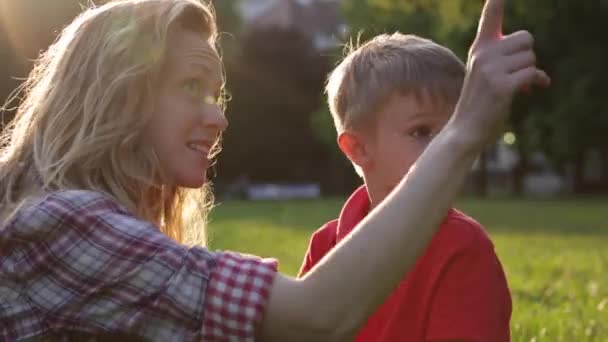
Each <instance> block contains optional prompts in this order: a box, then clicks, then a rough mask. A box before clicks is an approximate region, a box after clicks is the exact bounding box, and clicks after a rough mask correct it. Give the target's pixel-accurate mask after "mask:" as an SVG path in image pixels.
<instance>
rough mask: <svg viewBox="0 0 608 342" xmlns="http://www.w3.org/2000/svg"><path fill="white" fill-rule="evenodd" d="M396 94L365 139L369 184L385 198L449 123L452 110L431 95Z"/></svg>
mask: <svg viewBox="0 0 608 342" xmlns="http://www.w3.org/2000/svg"><path fill="white" fill-rule="evenodd" d="M420 100H421V101H417V100H416V96H414V95H413V94H412V95H407V96H404V95H400V94H396V95H393V96H391V97H390V98H389V100H388V101H387V102H386V103H385V104H384V105H383V106H382V107H381V108H380V109H379V110H378V112H376V113H375V114H376V115H375V117H376V122H375V130H373V131H372V132H371V134H368V135H366V136H365V137H364V138H363V139H364V140H365V141H364V144H365V145H366V150H367V151H368V153H369V154H368V155H369V159H370V163H369V164H368V166H367V170H363V171H364V173H365V177H366V181H367V182H368V183H369V182H373V183H374V184H368V186H370V185H371V186H373V187H374V188H375V189H377V190H376V191H381V192H382V193H383V194H384V196H386V195H388V193H389V192H390V191H392V189H393V188H394V187H395V186H396V185H397V184H398V183H399V182H400V181H401V179H402V178H403V176H404V175H405V174H407V173H408V171H409V170H410V168H411V166H412V165H413V164H414V163H415V162H416V159H418V157H419V156H420V155H421V154H422V152H423V151H424V149H425V148H426V146H427V145H428V144H429V143H430V142H431V140H432V139H433V137H434V136H436V135H437V134H438V133H439V131H440V130H441V129H442V128H443V126H444V125H445V124H446V123H447V122H448V120H449V118H450V115H451V112H452V108H451V107H450V106H446V105H445V104H443V103H441V102H440V103H433V101H432V100H431V98H430V97H429V96H426V95H425V96H421V99H420Z"/></svg>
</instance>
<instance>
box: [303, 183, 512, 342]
mask: <svg viewBox="0 0 608 342" xmlns="http://www.w3.org/2000/svg"><path fill="white" fill-rule="evenodd" d="M369 204H370V203H369V196H368V194H367V189H366V188H365V186H362V187H361V188H359V189H358V190H357V191H355V193H353V195H352V196H351V197H350V198H349V199H348V201H347V202H346V204H345V205H344V207H343V208H342V212H341V213H340V218H339V219H338V220H334V221H331V222H328V223H327V224H325V225H324V226H323V227H321V228H320V229H319V230H318V231H316V232H315V233H314V234H313V236H312V238H311V240H310V246H309V248H308V252H307V253H306V257H305V260H304V264H303V265H302V268H301V270H300V275H303V274H305V273H306V272H308V271H309V270H310V269H311V268H312V267H313V266H314V265H315V264H316V263H317V262H319V261H320V260H321V259H322V258H323V256H325V254H327V253H328V252H329V251H330V250H331V249H332V248H333V247H334V246H335V245H336V243H337V242H339V241H340V240H341V239H343V238H344V237H345V236H346V235H347V234H348V233H349V232H350V231H351V230H352V229H353V228H354V227H355V226H356V225H357V223H359V222H360V221H361V220H362V219H363V218H364V217H365V216H366V215H367V213H368V211H369ZM510 318H511V295H510V293H509V288H508V285H507V280H506V277H505V274H504V271H503V269H502V266H501V264H500V261H499V260H498V257H497V256H496V254H495V252H494V246H493V244H492V242H491V241H490V239H489V238H488V236H487V234H486V233H485V232H484V230H483V228H482V227H481V225H480V224H479V223H477V222H476V221H475V220H473V219H472V218H470V217H468V216H466V215H465V214H463V213H461V212H459V211H457V210H455V209H451V210H450V211H449V213H448V215H447V217H446V218H445V220H444V221H443V223H442V224H441V227H440V229H439V231H438V232H437V233H436V234H435V236H434V237H433V239H432V240H431V242H430V244H429V246H428V248H427V250H426V251H425V253H424V255H423V256H421V257H420V258H419V259H418V260H417V262H416V265H415V266H414V268H413V269H412V271H411V272H410V273H409V274H408V275H407V276H406V277H404V278H403V280H402V281H401V283H400V284H399V285H398V287H397V289H396V290H395V291H394V292H393V293H392V294H391V295H390V297H389V298H388V299H387V300H386V301H385V302H384V304H382V306H381V307H380V308H379V309H378V310H377V311H376V312H375V313H374V314H373V315H372V316H371V317H370V318H369V320H368V321H367V323H366V325H365V326H364V327H363V328H362V329H361V330H360V331H359V333H358V335H357V338H356V341H357V342H363V341H365V342H369V341H386V342H396V341H434V340H465V341H475V342H503V341H509V339H510V334H509V320H510Z"/></svg>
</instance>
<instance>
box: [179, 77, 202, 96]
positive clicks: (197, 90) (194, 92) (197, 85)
mask: <svg viewBox="0 0 608 342" xmlns="http://www.w3.org/2000/svg"><path fill="white" fill-rule="evenodd" d="M183 88H184V90H185V91H186V92H187V93H188V95H190V96H194V97H198V96H200V94H201V93H202V89H203V87H202V84H201V82H200V81H198V80H188V81H186V82H184V85H183Z"/></svg>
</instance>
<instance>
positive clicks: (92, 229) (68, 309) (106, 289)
mask: <svg viewBox="0 0 608 342" xmlns="http://www.w3.org/2000/svg"><path fill="white" fill-rule="evenodd" d="M12 226H13V227H15V229H14V230H13V231H12V232H11V233H10V235H8V238H6V239H7V240H9V241H14V242H16V243H14V244H7V245H9V246H10V247H9V248H8V249H5V251H3V252H2V255H6V256H10V258H8V259H10V260H5V263H3V265H2V267H3V273H5V274H6V275H7V280H8V281H11V280H12V281H13V282H14V284H17V285H15V286H14V287H15V288H19V289H20V290H19V291H20V292H21V295H22V297H24V298H25V300H24V301H22V302H15V303H18V304H14V305H13V309H14V314H13V315H12V316H11V317H9V319H12V320H13V321H14V322H19V320H20V319H21V320H22V321H21V322H20V323H15V325H14V327H16V328H13V331H14V333H15V334H16V335H17V336H27V335H34V334H37V333H42V332H44V330H49V329H50V330H53V331H57V330H65V329H68V330H78V331H84V332H88V333H108V332H116V333H128V334H134V335H137V336H141V337H144V338H145V339H146V340H147V339H155V340H166V341H169V340H171V341H181V340H201V339H204V340H211V341H215V340H234V339H237V340H239V341H253V340H254V336H255V331H254V328H255V325H256V324H257V322H259V321H260V320H261V318H262V315H263V311H264V306H265V304H266V300H267V298H268V296H269V293H270V288H271V286H272V282H273V279H274V275H275V274H276V271H277V263H276V261H274V260H262V259H259V258H256V257H251V256H242V255H238V254H235V253H223V252H222V253H212V252H210V251H208V250H207V249H205V248H202V247H191V248H189V247H186V246H183V245H180V244H178V243H176V242H175V241H173V240H171V239H169V238H168V237H167V236H165V235H164V234H163V233H162V232H160V231H159V230H158V228H157V227H156V226H154V225H152V224H150V223H148V222H146V221H143V220H139V219H137V218H135V217H133V216H132V215H130V214H128V213H127V212H126V211H124V210H120V209H119V207H118V206H117V205H116V204H114V202H113V201H111V200H110V199H108V198H107V197H104V196H100V195H99V194H97V195H95V193H91V192H86V193H85V192H78V191H72V192H60V193H56V194H52V195H50V196H48V197H47V198H46V199H45V200H43V201H42V202H40V203H39V204H37V205H34V206H32V207H31V208H29V209H28V210H25V211H23V212H22V213H21V214H20V215H18V216H17V217H16V221H15V222H14V224H12ZM3 242H5V241H3ZM11 271H12V272H11Z"/></svg>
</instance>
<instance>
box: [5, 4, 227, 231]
mask: <svg viewBox="0 0 608 342" xmlns="http://www.w3.org/2000/svg"><path fill="white" fill-rule="evenodd" d="M175 28H183V29H187V30H191V31H193V32H196V33H197V34H199V35H200V36H201V37H202V38H204V39H205V40H206V41H207V42H208V43H209V44H210V46H211V47H212V48H213V50H214V56H212V57H210V58H212V59H213V60H214V61H215V62H216V63H217V65H218V67H219V68H221V67H222V66H221V60H220V56H219V53H218V51H217V50H216V38H217V30H216V21H215V13H214V12H213V9H212V7H211V6H210V5H209V4H208V2H207V1H203V0H115V1H110V2H108V3H107V4H105V5H103V6H100V7H97V8H95V7H92V8H90V9H88V10H86V11H84V12H83V13H82V14H81V15H79V16H78V17H77V18H76V19H75V20H74V21H73V22H72V23H71V24H70V25H69V26H67V27H66V28H65V29H64V30H63V32H62V33H61V34H60V36H59V38H58V39H57V41H56V42H55V43H54V44H53V45H51V47H50V48H49V49H48V50H47V51H46V52H45V53H44V54H43V55H42V56H41V57H40V58H39V59H38V61H37V62H36V65H35V67H34V69H33V71H32V72H31V74H30V76H29V78H28V79H27V81H26V82H25V83H24V84H23V85H22V86H21V88H20V89H19V91H18V92H17V94H16V95H15V97H14V98H18V94H19V93H21V94H22V97H23V101H22V102H21V104H20V105H19V108H18V109H17V113H16V116H15V119H14V120H13V121H12V123H11V124H10V125H9V126H8V127H7V128H6V129H5V131H4V132H3V133H2V135H0V201H1V202H2V207H0V225H1V224H2V221H3V220H6V219H7V218H8V217H10V216H11V213H14V212H15V211H16V210H17V209H18V208H19V207H20V206H22V205H23V204H24V203H26V202H27V201H29V200H31V198H32V197H37V196H41V195H43V194H44V193H46V192H52V191H58V190H65V189H88V190H96V191H101V192H105V193H107V194H109V195H111V196H113V197H114V198H115V199H117V200H118V201H119V202H120V203H122V204H124V205H126V206H127V207H129V208H130V209H131V210H132V211H133V212H134V213H135V214H136V215H137V216H139V217H140V218H143V219H146V220H149V221H151V222H154V223H156V224H158V226H159V227H160V229H161V230H162V231H163V232H164V233H165V234H167V235H168V236H170V237H171V238H174V239H175V240H178V241H186V242H203V240H204V219H205V214H206V212H207V209H208V207H209V205H210V203H211V192H210V191H209V190H208V189H207V187H203V188H201V189H185V188H181V187H178V186H177V185H166V184H165V185H161V184H163V183H162V182H158V180H159V179H162V178H163V175H162V174H161V173H162V172H161V168H160V165H159V161H158V158H157V157H156V154H155V152H154V151H152V150H151V149H150V148H149V146H146V145H144V144H142V142H141V135H142V132H143V130H144V127H145V126H146V124H147V122H148V117H147V115H146V113H145V111H144V110H143V106H144V102H145V101H146V99H149V98H153V97H154V96H155V91H156V89H157V88H158V82H159V80H160V77H161V75H160V73H161V70H162V68H163V65H164V64H165V62H166V59H167V54H168V49H169V34H170V31H171V30H173V29H175ZM9 102H10V100H9ZM190 222H192V223H198V226H196V225H190ZM188 228H192V229H188Z"/></svg>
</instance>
